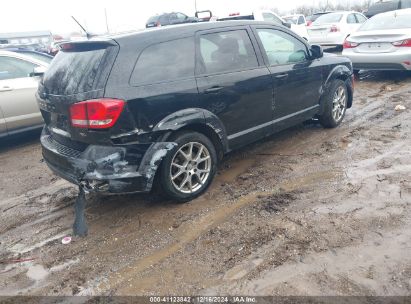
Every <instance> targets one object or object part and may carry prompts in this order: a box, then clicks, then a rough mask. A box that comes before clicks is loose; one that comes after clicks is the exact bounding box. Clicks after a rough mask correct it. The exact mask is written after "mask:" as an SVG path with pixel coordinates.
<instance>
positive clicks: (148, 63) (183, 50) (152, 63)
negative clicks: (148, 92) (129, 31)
mask: <svg viewBox="0 0 411 304" xmlns="http://www.w3.org/2000/svg"><path fill="white" fill-rule="evenodd" d="M193 76H194V37H190V38H183V39H177V40H173V41H167V42H162V43H158V44H154V45H151V46H149V47H148V48H146V49H145V50H143V52H142V53H141V55H140V57H139V58H138V60H137V64H136V66H135V68H134V71H133V73H132V75H131V80H130V83H131V84H132V85H138V84H143V83H145V84H151V83H157V82H163V81H174V80H177V79H181V78H188V77H193Z"/></svg>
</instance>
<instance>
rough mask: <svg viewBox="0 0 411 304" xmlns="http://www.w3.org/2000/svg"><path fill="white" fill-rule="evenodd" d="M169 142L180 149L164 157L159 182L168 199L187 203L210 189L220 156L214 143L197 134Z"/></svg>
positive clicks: (183, 134)
mask: <svg viewBox="0 0 411 304" xmlns="http://www.w3.org/2000/svg"><path fill="white" fill-rule="evenodd" d="M170 141H173V142H175V143H177V146H176V147H174V148H173V149H172V150H171V151H170V153H168V154H167V155H166V157H164V159H163V161H162V163H161V167H160V172H159V173H160V175H159V179H158V182H159V183H160V187H161V189H162V192H163V194H164V195H165V196H166V197H167V198H170V199H172V200H175V201H178V202H187V201H190V200H192V199H194V198H196V197H198V196H200V195H201V194H202V193H204V191H206V190H207V188H208V187H209V186H210V184H211V182H212V180H213V178H214V176H215V174H216V172H217V162H218V158H217V152H216V149H215V147H214V144H213V143H212V142H211V140H210V139H208V137H206V136H205V135H203V134H201V133H198V132H192V131H184V132H179V133H176V134H175V135H174V136H173V137H172V138H171V140H170ZM190 151H191V152H190ZM200 151H201V152H200ZM199 153H201V154H200V155H199ZM200 171H201V172H200ZM190 185H191V186H190Z"/></svg>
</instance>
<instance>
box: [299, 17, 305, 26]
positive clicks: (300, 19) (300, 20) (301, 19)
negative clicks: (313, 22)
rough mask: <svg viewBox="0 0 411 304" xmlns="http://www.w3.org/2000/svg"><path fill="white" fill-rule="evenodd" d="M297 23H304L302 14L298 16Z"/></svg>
mask: <svg viewBox="0 0 411 304" xmlns="http://www.w3.org/2000/svg"><path fill="white" fill-rule="evenodd" d="M298 24H305V20H304V17H303V16H300V17H299V18H298Z"/></svg>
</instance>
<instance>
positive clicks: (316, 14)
mask: <svg viewBox="0 0 411 304" xmlns="http://www.w3.org/2000/svg"><path fill="white" fill-rule="evenodd" d="M329 13H332V12H331V11H330V12H318V13H314V14H312V15H311V16H308V17H307V18H306V20H307V26H310V25H311V24H312V23H313V22H314V21H315V20H317V19H318V18H319V17H320V16H322V15H326V14H329Z"/></svg>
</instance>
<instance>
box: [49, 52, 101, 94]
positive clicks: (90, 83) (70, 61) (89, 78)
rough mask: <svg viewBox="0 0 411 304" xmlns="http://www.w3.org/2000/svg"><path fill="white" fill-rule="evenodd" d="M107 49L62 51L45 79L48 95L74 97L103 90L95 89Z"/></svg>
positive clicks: (55, 58)
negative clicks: (73, 95)
mask: <svg viewBox="0 0 411 304" xmlns="http://www.w3.org/2000/svg"><path fill="white" fill-rule="evenodd" d="M105 52H106V49H105V48H103V49H94V50H88V51H79V52H77V51H75V52H70V51H60V52H58V54H57V55H56V57H54V60H53V62H52V64H51V65H50V66H49V68H48V70H47V72H46V73H45V74H44V77H43V85H44V87H45V89H46V90H47V93H48V94H52V95H72V94H77V93H83V92H88V91H92V90H95V89H101V88H96V87H95V80H96V77H97V75H98V73H99V70H100V64H101V62H102V60H103V57H104V54H105Z"/></svg>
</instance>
